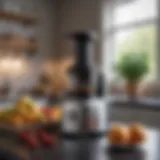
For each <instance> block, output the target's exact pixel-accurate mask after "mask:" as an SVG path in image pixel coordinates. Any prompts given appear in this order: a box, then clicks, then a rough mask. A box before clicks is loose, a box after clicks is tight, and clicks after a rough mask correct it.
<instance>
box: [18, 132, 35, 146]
mask: <svg viewBox="0 0 160 160" xmlns="http://www.w3.org/2000/svg"><path fill="white" fill-rule="evenodd" d="M19 138H20V140H21V141H22V142H24V143H25V144H27V145H28V147H29V148H31V149H35V148H36V147H37V146H38V142H37V139H36V136H35V134H34V133H27V132H22V133H19Z"/></svg>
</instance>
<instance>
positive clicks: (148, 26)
mask: <svg viewBox="0 0 160 160" xmlns="http://www.w3.org/2000/svg"><path fill="white" fill-rule="evenodd" d="M158 3H159V0H108V1H107V4H106V5H107V7H106V9H105V12H104V13H105V14H104V25H103V26H104V31H105V33H104V45H103V47H104V48H103V51H104V61H105V62H104V68H105V73H106V74H107V78H108V79H109V80H112V79H113V78H114V76H115V72H114V69H113V68H114V67H113V66H114V64H115V61H116V60H117V59H118V58H119V57H120V56H121V55H122V54H123V53H124V52H131V51H132V52H139V53H141V52H146V53H148V54H149V56H150V72H149V75H148V76H147V77H148V78H155V77H156V76H157V72H159V73H160V68H159V67H160V66H158V65H159V64H158V61H157V59H158V57H159V59H160V52H159V51H160V50H159V45H158V44H160V42H159V41H160V34H159V33H160V28H159V25H160V24H159V20H160V13H159V12H160V9H158V5H159V4H158ZM159 63H160V60H159ZM158 68H159V69H158Z"/></svg>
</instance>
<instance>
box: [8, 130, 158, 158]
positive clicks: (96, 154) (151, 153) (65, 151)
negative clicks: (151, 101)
mask: <svg viewBox="0 0 160 160" xmlns="http://www.w3.org/2000/svg"><path fill="white" fill-rule="evenodd" d="M147 135H148V136H147V141H146V142H145V144H144V145H143V146H142V147H141V148H140V149H134V150H132V151H129V152H119V153H117V152H109V151H108V150H107V142H106V139H105V138H104V137H102V138H96V139H81V140H69V139H68V140H67V139H61V140H60V142H59V143H58V144H57V146H54V147H53V148H45V149H44V148H40V147H39V148H38V149H35V150H32V151H31V150H27V151H26V153H27V154H28V156H26V157H28V158H27V159H28V160H160V152H159V151H160V132H159V131H157V130H148V131H147ZM12 146H13V145H12ZM8 147H9V146H8ZM12 148H13V147H12ZM21 149H22V147H21ZM23 153H25V152H23Z"/></svg>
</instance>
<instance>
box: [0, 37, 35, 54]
mask: <svg viewBox="0 0 160 160" xmlns="http://www.w3.org/2000/svg"><path fill="white" fill-rule="evenodd" d="M0 49H10V50H12V51H16V52H28V53H33V52H37V51H38V42H37V40H36V39H35V38H32V39H24V38H23V37H21V36H2V35H1V36H0Z"/></svg>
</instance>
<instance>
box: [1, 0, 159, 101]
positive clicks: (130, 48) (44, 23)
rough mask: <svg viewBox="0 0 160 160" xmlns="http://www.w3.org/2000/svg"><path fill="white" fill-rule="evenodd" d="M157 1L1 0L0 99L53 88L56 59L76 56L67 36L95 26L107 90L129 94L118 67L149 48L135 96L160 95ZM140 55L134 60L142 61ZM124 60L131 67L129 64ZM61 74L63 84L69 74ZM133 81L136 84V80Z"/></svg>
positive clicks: (96, 53)
mask: <svg viewBox="0 0 160 160" xmlns="http://www.w3.org/2000/svg"><path fill="white" fill-rule="evenodd" d="M158 2H159V1H158V0H147V1H146V0H112V1H111V0H107V1H99V0H92V1H90V0H88V1H86V0H81V1H78V0H76V1H73V0H60V1H56V0H55V1H51V0H46V1H44V0H39V1H38V0H35V1H32V0H29V1H25V0H14V1H12V0H1V1H0V4H1V5H0V6H1V8H0V20H1V21H0V35H1V37H0V40H1V43H0V44H1V48H0V74H1V76H0V99H16V98H18V97H19V96H20V95H23V94H32V95H36V96H40V95H41V96H44V95H46V94H48V92H52V91H48V89H47V88H50V87H48V86H49V85H53V84H52V82H51V81H53V80H51V79H52V78H51V77H52V76H53V77H55V76H56V74H55V73H52V72H54V70H55V68H56V67H55V65H56V61H57V59H61V63H60V64H61V65H59V66H65V67H66V66H68V65H63V64H64V63H66V62H67V63H68V64H69V63H71V61H72V60H73V59H74V58H73V57H74V56H73V55H74V47H73V44H72V42H70V41H69V40H68V39H66V38H65V35H66V34H68V33H70V32H74V31H80V30H83V31H86V30H87V31H89V30H93V31H95V32H96V33H97V35H98V41H97V42H96V44H95V51H94V57H95V62H96V64H97V66H98V67H101V68H103V73H104V74H105V76H106V78H107V84H108V85H107V93H108V94H109V95H116V96H117V95H118V96H124V95H126V89H125V88H126V87H125V82H126V81H128V79H127V77H126V76H124V74H122V73H120V72H119V69H121V68H123V67H124V66H121V67H120V66H119V67H117V66H118V65H117V64H118V62H119V61H121V60H122V59H123V57H124V54H126V53H128V54H130V55H132V56H133V57H132V58H133V59H134V58H135V57H137V54H144V53H145V54H146V55H147V58H148V61H147V66H146V67H147V68H145V69H144V70H143V71H142V73H140V74H141V76H140V78H139V77H138V78H137V79H138V80H137V79H136V80H134V81H136V84H138V85H139V87H138V89H137V87H136V90H138V91H137V93H136V95H138V97H149V98H159V97H160V83H159V78H160V62H159V61H160V54H159V53H160V45H159V44H160V42H159V41H160V36H159V35H160V33H159V32H160V29H159V28H160V27H159V25H160V24H159V19H160V13H159V12H160V11H159V8H158V5H159V4H158ZM134 55H135V56H134ZM132 58H131V59H132ZM142 59H143V58H142ZM139 60H140V59H139ZM139 60H136V64H134V65H136V66H137V64H141V63H142V64H143V63H144V62H139ZM123 64H124V63H123ZM124 65H127V68H128V65H130V63H129V64H124ZM62 68H63V67H62ZM117 68H119V69H117ZM132 68H134V67H132ZM140 68H143V67H142V66H140ZM137 70H138V71H139V69H138V68H137ZM117 71H118V72H117ZM128 72H130V70H129V71H128ZM131 72H132V71H131ZM119 73H120V74H119ZM144 73H145V74H144ZM54 74H55V75H54ZM126 74H127V73H126ZM66 76H67V75H66ZM133 76H134V75H133ZM135 76H136V75H135ZM62 77H63V78H62ZM62 77H59V78H60V79H61V81H62V83H63V81H65V80H64V79H66V77H65V76H62ZM53 79H54V78H53ZM132 79H134V78H132ZM134 84H135V82H134ZM129 86H132V88H133V85H129ZM53 88H54V85H53ZM62 88H63V87H62ZM64 88H65V87H64ZM130 88H131V87H130ZM134 88H135V87H134Z"/></svg>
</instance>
